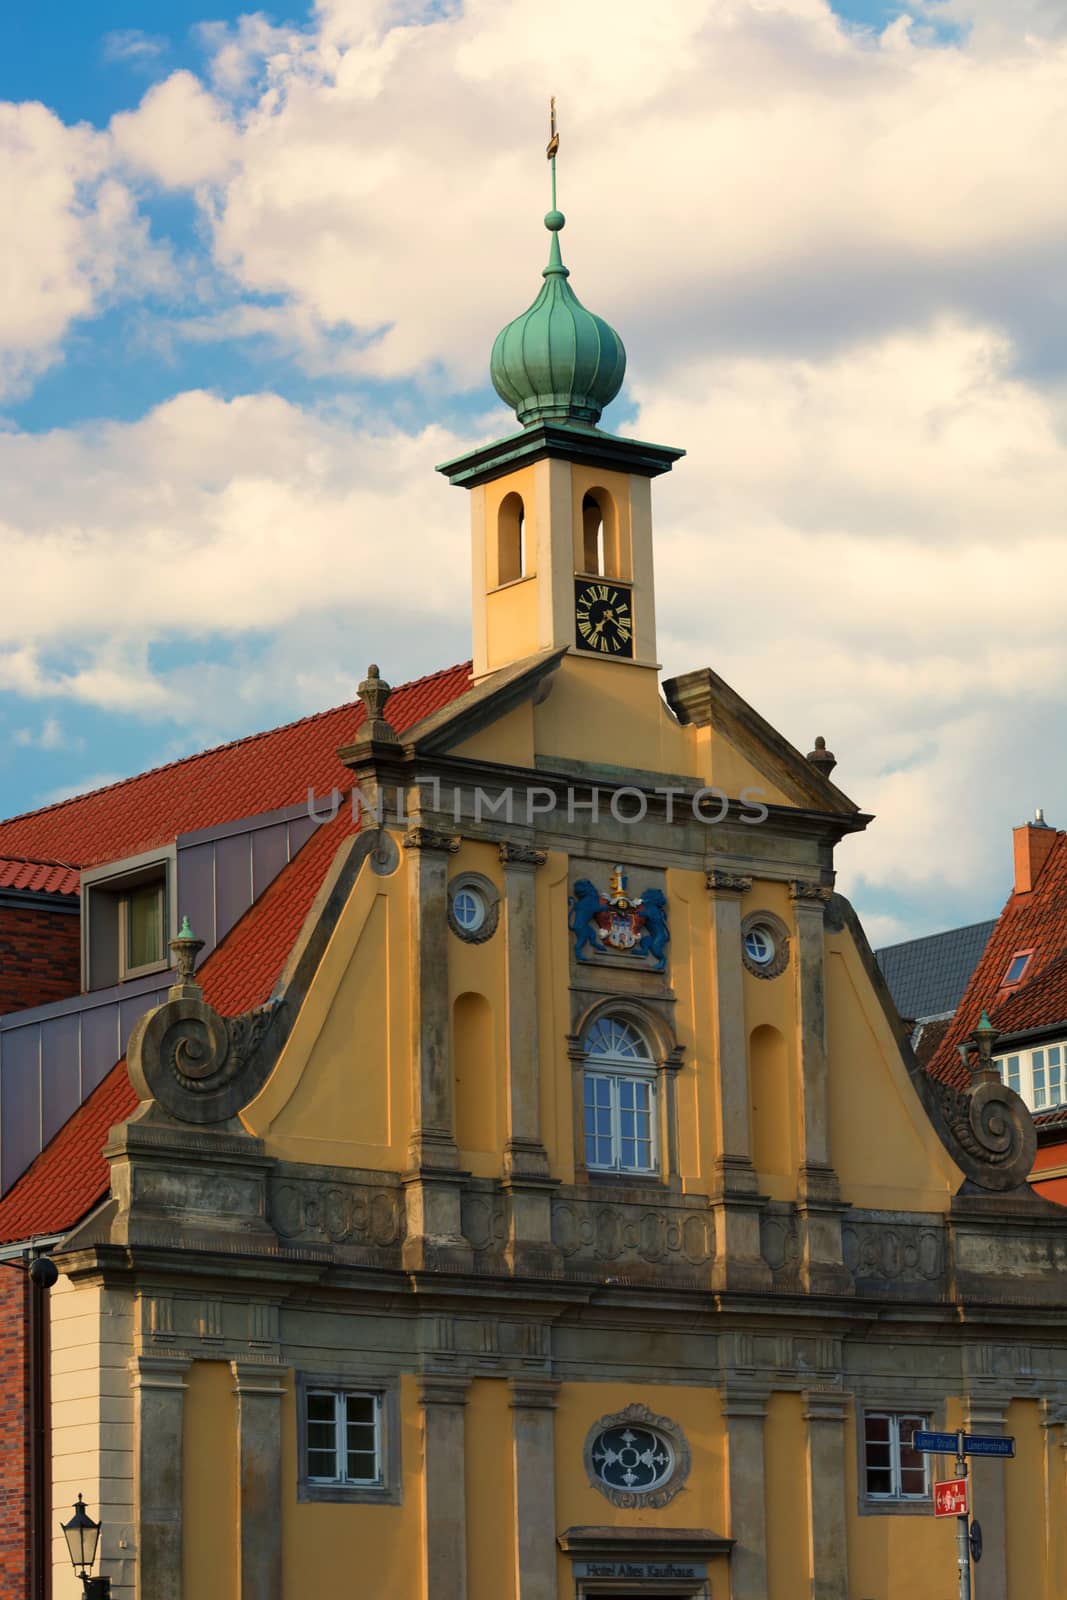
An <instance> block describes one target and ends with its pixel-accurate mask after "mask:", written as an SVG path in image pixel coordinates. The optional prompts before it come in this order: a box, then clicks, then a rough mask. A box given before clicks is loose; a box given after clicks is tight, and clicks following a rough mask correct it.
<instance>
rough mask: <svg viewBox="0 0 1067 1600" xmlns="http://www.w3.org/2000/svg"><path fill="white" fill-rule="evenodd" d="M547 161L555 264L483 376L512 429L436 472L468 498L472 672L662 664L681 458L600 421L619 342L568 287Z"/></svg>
mask: <svg viewBox="0 0 1067 1600" xmlns="http://www.w3.org/2000/svg"><path fill="white" fill-rule="evenodd" d="M558 148H559V136H558V134H557V133H556V127H555V108H554V102H553V113H552V138H551V140H550V142H549V146H548V157H549V161H550V164H551V172H552V208H551V210H550V211H549V212H548V214H547V215H546V217H545V227H546V228H547V229H548V231H549V234H550V235H551V245H550V247H549V255H548V265H547V266H546V267H545V269H544V272H543V273H542V277H543V279H544V282H543V284H542V287H541V291H540V293H539V294H538V296H537V298H536V299H535V300H534V302H533V304H532V305H531V306H529V307H528V309H527V310H526V311H524V312H523V313H522V315H521V316H520V317H516V318H515V320H514V321H513V322H509V323H508V325H507V327H505V328H504V329H502V331H501V332H500V333H499V334H498V335H497V337H496V341H495V343H494V345H493V353H492V356H491V358H490V364H489V372H490V376H491V378H492V380H493V387H494V388H495V389H496V392H497V394H499V396H500V398H501V399H502V400H503V401H504V402H505V403H506V404H507V405H509V406H511V407H513V408H514V411H515V414H516V416H517V418H518V420H519V422H520V423H521V425H522V426H521V430H520V432H518V433H513V434H510V435H508V436H507V437H506V438H504V439H499V440H497V441H496V442H495V443H493V444H490V445H485V446H483V447H482V448H481V449H478V450H474V451H471V452H470V453H469V454H467V455H465V456H462V457H460V458H459V459H457V460H455V461H448V462H446V463H445V464H444V465H443V466H441V467H439V468H438V471H440V472H443V473H444V474H445V476H446V477H447V478H448V479H449V481H450V482H452V483H454V484H458V485H461V486H462V487H463V488H465V489H469V490H470V492H471V550H472V558H473V563H472V584H473V625H474V626H473V631H474V676H475V678H476V679H481V678H484V677H486V676H488V675H489V674H490V673H493V672H496V671H498V670H499V669H500V668H501V667H506V666H509V665H510V664H511V663H512V662H515V661H521V660H523V659H525V658H526V657H528V656H532V655H535V654H536V653H537V652H538V651H542V650H556V649H560V648H563V649H566V650H567V651H568V652H569V654H570V655H572V656H574V657H576V658H578V659H582V658H584V659H586V660H589V659H593V658H595V659H597V660H599V661H601V662H604V661H610V662H613V663H615V664H617V665H618V666H619V667H620V668H622V667H625V666H629V667H640V668H644V669H646V670H647V669H653V670H655V669H656V668H657V666H658V664H659V663H658V659H657V654H656V618H655V590H654V582H653V571H652V502H651V479H652V478H654V477H657V476H658V475H659V474H660V473H661V472H669V471H670V468H671V466H672V465H673V464H674V462H675V461H676V460H677V459H678V458H679V456H681V455H684V453H685V452H684V451H682V450H676V449H672V448H670V447H668V446H664V445H654V444H644V443H641V442H640V441H638V440H635V439H621V438H618V437H617V436H616V435H615V434H611V433H605V432H603V431H602V430H601V429H600V428H598V427H597V423H598V422H599V420H600V414H601V412H602V411H603V409H604V407H605V406H606V405H608V404H609V403H610V402H611V401H612V400H614V398H615V396H616V395H617V394H618V392H619V390H620V389H621V387H622V381H623V377H624V375H625V372H626V351H625V349H624V348H623V343H622V340H621V339H620V338H619V335H618V334H617V333H616V332H615V330H614V328H612V327H611V326H610V325H609V324H608V323H607V322H605V321H604V319H603V318H602V317H598V316H596V315H595V313H594V312H592V311H588V310H586V308H585V306H583V305H582V303H581V301H580V300H579V299H578V296H577V295H576V294H575V292H574V290H573V289H572V288H571V286H570V282H569V278H570V273H569V271H568V269H567V268H566V267H565V266H564V264H563V255H562V251H561V249H560V242H559V236H560V233H561V231H562V229H563V226H564V222H565V220H566V219H565V218H564V216H563V213H562V211H560V210H558V209H557V206H556V151H557V150H558Z"/></svg>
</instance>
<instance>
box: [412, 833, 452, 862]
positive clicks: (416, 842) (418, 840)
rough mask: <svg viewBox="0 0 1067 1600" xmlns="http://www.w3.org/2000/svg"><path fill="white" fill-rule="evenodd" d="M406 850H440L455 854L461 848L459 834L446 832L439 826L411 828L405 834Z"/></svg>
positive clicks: (446, 853)
mask: <svg viewBox="0 0 1067 1600" xmlns="http://www.w3.org/2000/svg"><path fill="white" fill-rule="evenodd" d="M404 849H405V850H439V851H440V852H441V853H442V854H444V855H450V856H454V855H455V853H456V851H457V850H458V849H459V835H458V834H455V833H444V832H443V831H442V830H441V829H439V828H422V827H416V828H409V829H408V831H407V833H405V835H404Z"/></svg>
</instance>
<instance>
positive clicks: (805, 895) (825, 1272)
mask: <svg viewBox="0 0 1067 1600" xmlns="http://www.w3.org/2000/svg"><path fill="white" fill-rule="evenodd" d="M790 887H791V892H792V897H793V908H794V913H795V917H796V930H797V938H796V962H795V974H796V977H795V984H796V989H795V994H796V1019H797V1041H796V1059H797V1066H798V1074H799V1082H798V1085H797V1088H798V1094H797V1100H798V1104H799V1109H800V1170H799V1172H798V1174H797V1202H798V1223H799V1229H800V1251H801V1266H800V1273H801V1283H802V1284H803V1287H804V1288H805V1289H808V1290H810V1291H811V1292H812V1293H813V1294H847V1293H849V1292H851V1289H852V1280H851V1277H850V1275H849V1272H848V1270H847V1268H846V1267H845V1264H844V1257H843V1252H842V1242H841V1213H842V1211H843V1210H844V1209H846V1208H845V1207H844V1206H843V1205H842V1203H841V1189H840V1184H839V1183H838V1178H837V1173H836V1172H835V1171H834V1167H833V1163H832V1161H831V1152H830V1061H829V1051H828V1048H827V1038H826V939H825V929H824V927H823V914H824V912H825V909H826V902H827V900H828V899H829V896H830V891H829V890H828V889H824V888H822V887H821V886H820V885H819V884H815V883H807V882H802V883H794V884H792V885H791V886H790Z"/></svg>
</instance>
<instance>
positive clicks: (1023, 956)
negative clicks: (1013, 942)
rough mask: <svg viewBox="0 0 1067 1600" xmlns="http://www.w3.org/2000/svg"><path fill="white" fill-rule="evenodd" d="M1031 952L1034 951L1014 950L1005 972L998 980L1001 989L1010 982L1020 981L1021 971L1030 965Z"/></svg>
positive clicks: (1006, 986) (1010, 983)
mask: <svg viewBox="0 0 1067 1600" xmlns="http://www.w3.org/2000/svg"><path fill="white" fill-rule="evenodd" d="M1033 953H1034V952H1033V951H1032V950H1017V951H1016V952H1015V954H1014V955H1013V956H1012V958H1011V960H1010V961H1009V962H1008V970H1007V972H1006V973H1005V974H1004V976H1003V978H1001V980H1000V986H1001V988H1002V989H1007V988H1008V987H1009V986H1010V985H1012V984H1016V983H1021V982H1022V979H1023V973H1024V972H1025V971H1026V969H1027V967H1028V966H1029V965H1030V960H1031V958H1032V956H1033Z"/></svg>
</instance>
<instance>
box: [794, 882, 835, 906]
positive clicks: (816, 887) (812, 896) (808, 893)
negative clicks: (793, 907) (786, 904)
mask: <svg viewBox="0 0 1067 1600" xmlns="http://www.w3.org/2000/svg"><path fill="white" fill-rule="evenodd" d="M832 893H833V890H832V889H827V888H824V887H823V885H822V884H821V883H809V882H807V880H806V879H803V878H797V879H794V880H793V882H792V883H791V884H790V885H789V897H790V899H791V900H793V901H794V902H795V903H797V904H801V905H803V904H811V905H819V906H825V905H826V902H827V901H828V900H829V898H830V896H831V894H832Z"/></svg>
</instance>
